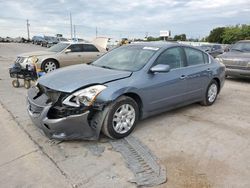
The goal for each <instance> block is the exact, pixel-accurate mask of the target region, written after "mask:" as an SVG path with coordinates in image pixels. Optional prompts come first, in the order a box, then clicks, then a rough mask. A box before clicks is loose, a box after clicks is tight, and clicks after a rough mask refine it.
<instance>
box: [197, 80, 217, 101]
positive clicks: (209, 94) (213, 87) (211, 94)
mask: <svg viewBox="0 0 250 188" xmlns="http://www.w3.org/2000/svg"><path fill="white" fill-rule="evenodd" d="M218 92H219V86H218V82H217V81H216V80H212V81H211V82H210V83H209V85H208V87H207V90H206V94H205V98H204V100H203V101H202V102H201V104H202V105H203V106H211V105H212V104H213V103H214V102H215V101H216V99H217V96H218Z"/></svg>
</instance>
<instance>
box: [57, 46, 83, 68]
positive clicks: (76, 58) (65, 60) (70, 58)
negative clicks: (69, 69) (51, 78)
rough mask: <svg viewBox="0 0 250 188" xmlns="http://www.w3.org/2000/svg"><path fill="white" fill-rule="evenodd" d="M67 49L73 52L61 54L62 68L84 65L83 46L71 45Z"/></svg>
mask: <svg viewBox="0 0 250 188" xmlns="http://www.w3.org/2000/svg"><path fill="white" fill-rule="evenodd" d="M67 49H70V50H71V51H70V52H63V53H61V54H60V57H59V62H60V65H61V66H68V65H75V64H80V63H83V44H71V45H70V46H68V48H67Z"/></svg>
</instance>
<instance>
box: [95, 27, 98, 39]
mask: <svg viewBox="0 0 250 188" xmlns="http://www.w3.org/2000/svg"><path fill="white" fill-rule="evenodd" d="M97 35H98V31H97V27H96V28H95V38H97Z"/></svg>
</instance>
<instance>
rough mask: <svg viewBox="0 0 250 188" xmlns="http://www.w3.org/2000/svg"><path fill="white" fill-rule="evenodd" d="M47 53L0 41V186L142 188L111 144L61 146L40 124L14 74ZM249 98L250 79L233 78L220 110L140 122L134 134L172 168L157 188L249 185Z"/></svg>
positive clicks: (190, 110)
mask: <svg viewBox="0 0 250 188" xmlns="http://www.w3.org/2000/svg"><path fill="white" fill-rule="evenodd" d="M41 49H44V48H41V47H40V46H35V45H32V44H6V43H0V64H1V65H0V66H1V67H0V104H1V105H0V117H1V121H0V126H1V128H2V130H1V134H0V135H1V137H0V143H1V144H0V151H1V157H0V177H1V178H0V184H1V186H3V187H58V186H60V187H62V185H64V186H65V187H120V188H122V187H136V185H135V184H134V183H131V182H130V180H132V179H133V173H132V172H131V171H130V170H129V169H128V168H127V167H126V164H125V161H124V159H123V158H122V156H121V154H120V153H118V152H115V151H114V150H113V149H112V146H111V145H110V143H109V140H108V139H107V138H105V137H102V138H101V139H100V140H99V141H97V142H89V141H71V142H69V141H68V142H58V141H53V140H49V139H48V138H46V137H44V136H43V135H42V134H41V133H40V131H39V130H38V129H37V128H36V127H35V126H33V124H32V123H31V121H30V120H29V118H28V115H27V113H26V104H25V103H26V101H25V96H26V93H27V90H26V89H24V88H18V89H16V88H13V87H12V86H11V78H9V75H8V68H9V67H10V66H11V65H12V63H13V62H14V60H15V57H16V55H17V54H19V53H23V52H29V51H35V50H41ZM249 93H250V80H248V79H232V78H231V79H227V80H226V83H225V85H224V88H223V89H222V91H221V93H220V95H219V97H218V99H217V101H216V103H215V104H214V105H213V106H210V107H203V106H200V105H199V104H193V105H190V106H187V107H184V108H180V109H177V110H174V111H171V112H166V113H163V114H160V115H158V116H154V117H151V118H149V119H146V120H143V121H141V122H140V123H139V124H138V126H137V127H136V129H135V130H134V132H133V134H132V135H133V136H134V137H136V138H137V139H139V140H140V141H141V142H142V143H143V144H144V145H146V146H147V147H148V148H150V149H151V151H152V152H153V153H154V155H156V156H157V158H158V159H159V160H160V161H161V163H162V164H163V165H165V167H166V169H167V179H168V181H167V182H166V183H165V184H162V185H159V186H157V187H170V188H172V187H174V188H179V187H180V188H181V187H185V188H200V187H203V188H208V187H209V188H211V187H218V188H223V187H225V188H227V187H240V188H241V187H242V188H243V187H244V188H245V187H250V179H249V177H250V116H249V113H250V105H249V104H250V95H249ZM8 126H9V127H8ZM6 146H9V147H8V149H6ZM99 148H104V149H99ZM8 166H9V167H8ZM27 169H28V170H27Z"/></svg>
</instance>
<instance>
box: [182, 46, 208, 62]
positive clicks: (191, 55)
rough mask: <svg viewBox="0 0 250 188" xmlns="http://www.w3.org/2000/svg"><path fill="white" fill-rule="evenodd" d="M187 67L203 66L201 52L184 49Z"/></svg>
mask: <svg viewBox="0 0 250 188" xmlns="http://www.w3.org/2000/svg"><path fill="white" fill-rule="evenodd" d="M185 52H186V56H187V63H188V66H193V65H200V64H205V60H204V56H203V54H204V53H203V52H201V51H199V50H196V49H193V48H185Z"/></svg>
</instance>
